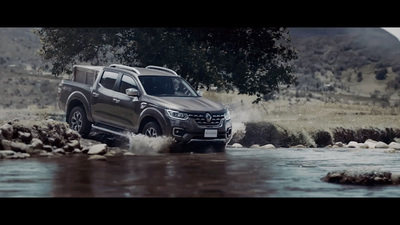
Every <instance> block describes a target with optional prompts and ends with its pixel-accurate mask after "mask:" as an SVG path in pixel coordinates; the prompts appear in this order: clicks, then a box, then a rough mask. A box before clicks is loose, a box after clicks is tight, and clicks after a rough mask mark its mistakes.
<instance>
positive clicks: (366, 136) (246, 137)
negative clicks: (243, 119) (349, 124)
mask: <svg viewBox="0 0 400 225" xmlns="http://www.w3.org/2000/svg"><path fill="white" fill-rule="evenodd" d="M230 146H231V147H233V148H241V147H244V148H264V149H273V148H290V147H295V148H310V147H311V148H317V147H318V148H369V149H375V148H376V149H387V150H396V151H397V150H400V129H397V128H386V129H378V128H373V127H371V128H357V129H348V128H343V127H338V128H334V129H329V130H313V131H305V130H303V131H301V132H298V131H296V132H294V131H292V130H290V129H287V128H284V127H280V126H277V125H275V124H273V123H269V122H259V123H246V124H245V130H240V131H238V132H236V133H235V134H234V135H233V138H232V140H231V142H230Z"/></svg>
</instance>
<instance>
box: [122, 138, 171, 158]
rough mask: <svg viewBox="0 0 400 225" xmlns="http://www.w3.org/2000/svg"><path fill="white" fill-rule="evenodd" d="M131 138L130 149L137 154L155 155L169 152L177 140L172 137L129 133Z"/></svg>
mask: <svg viewBox="0 0 400 225" xmlns="http://www.w3.org/2000/svg"><path fill="white" fill-rule="evenodd" d="M127 136H128V138H129V151H130V152H132V153H134V154H137V155H155V154H159V153H168V152H169V151H170V147H171V146H172V144H173V143H174V142H175V140H174V139H173V138H172V137H166V136H161V137H148V136H146V135H143V134H133V133H128V134H127Z"/></svg>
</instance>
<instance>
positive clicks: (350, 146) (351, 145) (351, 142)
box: [347, 141, 360, 148]
mask: <svg viewBox="0 0 400 225" xmlns="http://www.w3.org/2000/svg"><path fill="white" fill-rule="evenodd" d="M347 147H348V148H359V147H360V145H359V144H358V142H355V141H350V142H349V143H348V144H347Z"/></svg>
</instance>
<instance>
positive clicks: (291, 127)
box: [204, 91, 400, 147]
mask: <svg viewBox="0 0 400 225" xmlns="http://www.w3.org/2000/svg"><path fill="white" fill-rule="evenodd" d="M204 97H207V98H210V99H213V100H217V101H219V102H221V103H223V104H224V105H226V106H227V107H228V108H229V110H230V111H231V115H232V121H233V126H234V127H233V130H234V133H239V132H242V133H247V132H249V129H250V128H249V126H251V128H252V129H256V130H257V132H258V134H259V135H258V136H257V132H251V131H250V133H251V134H249V135H251V136H255V137H254V138H253V139H258V140H259V143H253V142H254V141H255V140H253V141H249V140H246V139H244V140H243V139H237V140H236V141H241V142H243V143H245V146H249V145H251V144H266V143H267V142H265V141H264V143H260V142H262V140H263V139H264V140H265V139H266V138H265V135H267V136H268V135H269V137H273V136H274V135H275V137H276V138H278V139H279V138H280V139H281V142H280V143H281V144H280V145H282V143H283V146H285V145H296V144H304V145H308V146H314V147H316V146H319V144H318V142H320V143H327V142H329V141H328V140H329V137H330V138H331V142H332V143H334V142H335V141H343V140H345V141H348V138H344V137H342V136H343V135H345V133H343V132H342V133H341V131H351V132H353V133H354V134H353V136H352V137H355V138H356V137H359V138H358V140H362V139H363V138H361V137H360V135H361V134H372V133H373V132H372V131H373V130H376V131H378V132H382V131H383V132H384V133H385V134H384V135H386V136H387V135H389V136H390V135H392V134H391V132H386V130H388V129H389V130H390V129H394V132H395V133H396V130H397V129H399V128H400V120H399V119H398V115H399V114H400V108H398V107H382V106H381V105H380V104H373V103H372V102H370V103H365V102H363V103H359V102H356V101H352V100H343V99H342V100H340V99H338V100H334V101H322V100H317V99H310V98H289V97H284V96H283V97H282V96H281V97H279V100H273V101H268V102H260V103H259V104H252V101H253V100H254V96H253V97H252V96H245V95H237V94H235V93H216V92H210V91H208V92H205V93H204ZM254 124H263V125H264V126H266V127H268V126H269V127H270V128H271V129H272V130H274V129H275V128H277V129H276V133H274V134H268V133H265V131H264V130H263V129H262V128H260V127H259V126H255V125H254ZM271 125H272V126H271ZM246 128H247V129H246ZM367 130H369V131H371V132H366V131H367ZM386 133H389V134H386ZM277 134H278V135H277ZM279 134H280V135H281V136H286V139H285V141H282V140H283V139H284V138H283V137H280V135H279ZM382 135H383V134H382ZM399 135H400V134H399ZM243 136H244V137H245V136H246V135H243V134H242V135H241V138H243ZM392 136H393V135H392ZM396 137H397V136H393V138H396ZM367 138H368V137H367ZM234 139H235V138H234ZM324 139H325V140H326V141H323V140H324ZM386 140H389V139H387V138H386ZM234 141H235V140H234ZM269 141H270V143H275V144H278V145H279V143H277V140H269ZM278 142H279V140H278Z"/></svg>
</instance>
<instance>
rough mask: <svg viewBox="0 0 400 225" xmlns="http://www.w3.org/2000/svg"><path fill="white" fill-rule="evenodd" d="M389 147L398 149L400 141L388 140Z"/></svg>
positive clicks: (399, 148)
mask: <svg viewBox="0 0 400 225" xmlns="http://www.w3.org/2000/svg"><path fill="white" fill-rule="evenodd" d="M389 148H393V149H395V150H400V143H397V142H390V144H389Z"/></svg>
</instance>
